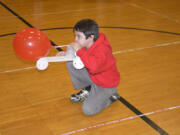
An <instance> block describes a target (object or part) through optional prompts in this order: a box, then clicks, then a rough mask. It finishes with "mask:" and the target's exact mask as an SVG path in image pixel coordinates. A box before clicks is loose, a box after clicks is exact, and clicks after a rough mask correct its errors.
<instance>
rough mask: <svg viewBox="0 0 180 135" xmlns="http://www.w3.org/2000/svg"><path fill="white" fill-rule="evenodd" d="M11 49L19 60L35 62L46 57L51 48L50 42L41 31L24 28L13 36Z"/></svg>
mask: <svg viewBox="0 0 180 135" xmlns="http://www.w3.org/2000/svg"><path fill="white" fill-rule="evenodd" d="M13 48H14V51H15V53H16V55H18V56H19V57H20V58H22V59H24V60H28V61H36V60H38V59H39V58H41V57H44V56H46V55H47V54H48V53H49V51H50V49H51V48H52V46H51V43H50V40H49V39H48V37H47V36H46V35H45V34H44V33H43V32H42V31H40V30H38V29H36V28H26V29H23V30H21V31H20V32H18V33H17V34H16V35H15V37H14V40H13Z"/></svg>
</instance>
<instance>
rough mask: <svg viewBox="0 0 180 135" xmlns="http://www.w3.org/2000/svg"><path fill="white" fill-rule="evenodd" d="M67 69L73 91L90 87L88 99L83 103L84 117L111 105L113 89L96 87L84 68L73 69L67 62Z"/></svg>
mask: <svg viewBox="0 0 180 135" xmlns="http://www.w3.org/2000/svg"><path fill="white" fill-rule="evenodd" d="M67 68H68V71H69V74H70V76H71V80H72V83H73V86H74V88H75V89H82V88H85V87H87V86H89V85H90V86H91V90H90V93H89V96H88V98H87V99H86V100H85V101H84V102H83V105H82V111H83V113H84V114H86V115H94V114H97V113H99V112H100V111H102V110H103V109H105V108H106V107H108V106H109V105H110V104H111V101H110V99H109V98H110V97H111V95H112V94H114V93H116V89H117V87H115V88H102V87H100V86H98V85H96V84H95V83H94V82H93V81H92V80H91V78H90V77H89V74H88V71H87V70H86V68H83V69H75V68H74V67H73V64H72V62H67Z"/></svg>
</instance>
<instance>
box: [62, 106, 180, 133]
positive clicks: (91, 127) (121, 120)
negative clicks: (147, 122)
mask: <svg viewBox="0 0 180 135" xmlns="http://www.w3.org/2000/svg"><path fill="white" fill-rule="evenodd" d="M178 108H180V105H178V106H173V107H169V108H164V109H159V110H156V111H152V112H148V113H144V114H141V115H135V116H130V117H126V118H122V119H119V120H113V121H108V122H104V123H100V124H97V125H92V126H89V127H85V128H81V129H77V130H73V131H70V132H66V133H62V134H61V135H71V134H75V133H78V132H83V131H87V130H90V129H95V128H98V127H103V126H106V125H110V124H116V123H120V122H123V121H126V120H131V119H135V118H139V117H144V116H148V115H153V114H157V113H160V112H166V111H168V110H174V109H178Z"/></svg>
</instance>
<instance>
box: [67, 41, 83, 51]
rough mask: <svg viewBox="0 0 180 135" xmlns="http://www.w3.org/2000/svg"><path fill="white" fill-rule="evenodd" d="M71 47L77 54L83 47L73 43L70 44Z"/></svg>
mask: <svg viewBox="0 0 180 135" xmlns="http://www.w3.org/2000/svg"><path fill="white" fill-rule="evenodd" d="M69 45H70V46H72V48H73V49H74V50H75V51H76V52H77V51H78V50H79V49H81V48H82V47H81V45H80V44H78V43H76V42H73V43H70V44H69Z"/></svg>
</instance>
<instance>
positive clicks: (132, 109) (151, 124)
mask: <svg viewBox="0 0 180 135" xmlns="http://www.w3.org/2000/svg"><path fill="white" fill-rule="evenodd" d="M119 101H120V102H122V103H123V104H124V105H125V106H126V107H128V108H129V109H130V110H131V111H133V112H134V113H135V114H136V115H142V114H143V113H142V112H140V111H139V110H138V109H137V108H135V107H134V106H133V105H131V104H130V103H129V102H128V101H127V100H125V99H124V98H123V97H120V98H119ZM140 118H141V119H143V120H144V121H145V122H146V123H147V124H148V125H149V126H151V127H152V128H153V129H154V130H156V131H157V132H159V134H160V135H168V133H167V132H166V131H165V130H163V129H162V128H161V127H159V126H158V125H157V124H156V123H155V122H153V121H152V120H151V119H149V118H148V117H147V116H142V117H140Z"/></svg>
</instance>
